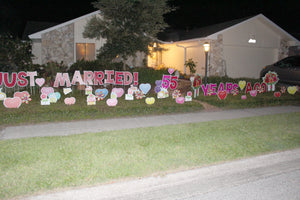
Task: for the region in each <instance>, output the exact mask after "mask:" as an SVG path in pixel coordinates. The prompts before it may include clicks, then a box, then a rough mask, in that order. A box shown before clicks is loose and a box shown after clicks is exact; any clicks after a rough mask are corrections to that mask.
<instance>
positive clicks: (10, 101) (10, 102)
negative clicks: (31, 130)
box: [3, 97, 22, 108]
mask: <svg viewBox="0 0 300 200" xmlns="http://www.w3.org/2000/svg"><path fill="white" fill-rule="evenodd" d="M21 104H22V100H21V99H20V98H19V97H14V98H5V99H4V100H3V105H4V106H5V107H6V108H19V107H20V106H21Z"/></svg>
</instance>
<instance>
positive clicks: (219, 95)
mask: <svg viewBox="0 0 300 200" xmlns="http://www.w3.org/2000/svg"><path fill="white" fill-rule="evenodd" d="M218 97H219V99H220V100H224V99H225V98H226V97H227V91H226V90H221V91H219V92H218Z"/></svg>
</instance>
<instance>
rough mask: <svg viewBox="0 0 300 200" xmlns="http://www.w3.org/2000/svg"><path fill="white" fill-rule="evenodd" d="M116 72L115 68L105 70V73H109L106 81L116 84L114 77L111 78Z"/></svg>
mask: <svg viewBox="0 0 300 200" xmlns="http://www.w3.org/2000/svg"><path fill="white" fill-rule="evenodd" d="M114 73H115V71H114V70H105V74H106V75H107V79H105V80H104V83H108V84H114V83H115V82H114V79H112V78H111V75H113V74H114Z"/></svg>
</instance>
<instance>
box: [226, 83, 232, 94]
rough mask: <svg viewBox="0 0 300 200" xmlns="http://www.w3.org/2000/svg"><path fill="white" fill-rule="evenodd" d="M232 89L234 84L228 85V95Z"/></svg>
mask: <svg viewBox="0 0 300 200" xmlns="http://www.w3.org/2000/svg"><path fill="white" fill-rule="evenodd" d="M232 88H233V84H232V83H226V91H227V93H228V94H231V90H232Z"/></svg>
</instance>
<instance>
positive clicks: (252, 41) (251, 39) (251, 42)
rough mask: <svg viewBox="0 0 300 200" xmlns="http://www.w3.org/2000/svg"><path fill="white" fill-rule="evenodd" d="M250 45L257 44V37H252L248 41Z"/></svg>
mask: <svg viewBox="0 0 300 200" xmlns="http://www.w3.org/2000/svg"><path fill="white" fill-rule="evenodd" d="M248 43H249V44H255V43H256V39H255V36H254V35H250V38H249V40H248Z"/></svg>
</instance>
